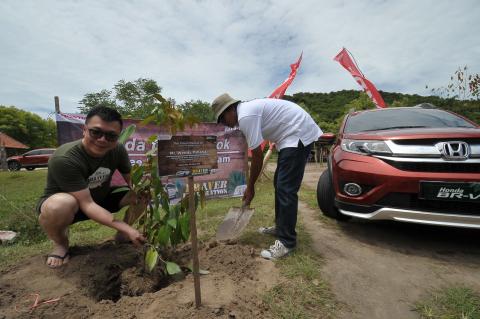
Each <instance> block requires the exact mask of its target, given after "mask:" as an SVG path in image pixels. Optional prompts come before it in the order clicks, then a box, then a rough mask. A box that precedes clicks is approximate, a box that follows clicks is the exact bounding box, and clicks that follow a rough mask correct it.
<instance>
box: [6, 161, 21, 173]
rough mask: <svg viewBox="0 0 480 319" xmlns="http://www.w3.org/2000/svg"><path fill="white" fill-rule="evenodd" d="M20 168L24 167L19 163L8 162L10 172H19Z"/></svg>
mask: <svg viewBox="0 0 480 319" xmlns="http://www.w3.org/2000/svg"><path fill="white" fill-rule="evenodd" d="M20 168H22V165H20V163H19V162H17V161H11V162H8V169H9V170H10V171H19V170H20Z"/></svg>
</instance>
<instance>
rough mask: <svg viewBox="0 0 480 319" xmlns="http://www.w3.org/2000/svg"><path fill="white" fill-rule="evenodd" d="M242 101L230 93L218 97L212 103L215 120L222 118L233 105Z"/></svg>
mask: <svg viewBox="0 0 480 319" xmlns="http://www.w3.org/2000/svg"><path fill="white" fill-rule="evenodd" d="M238 102H240V100H236V99H234V98H233V97H231V96H230V95H228V93H223V94H222V95H220V96H219V97H217V98H216V99H215V100H213V102H212V110H213V113H215V118H216V119H217V123H218V119H219V118H220V115H222V113H223V112H224V111H225V110H226V109H227V108H228V107H229V106H230V105H232V104H235V103H238Z"/></svg>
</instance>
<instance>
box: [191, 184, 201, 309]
mask: <svg viewBox="0 0 480 319" xmlns="http://www.w3.org/2000/svg"><path fill="white" fill-rule="evenodd" d="M193 186H194V185H193V176H189V177H188V196H189V198H188V201H189V204H188V209H189V210H190V236H191V238H192V259H193V260H192V264H193V265H192V266H193V269H192V271H193V284H194V287H195V307H196V308H197V309H198V308H200V306H201V304H202V296H201V292H200V263H199V261H198V244H197V223H196V218H195V193H194V187H193Z"/></svg>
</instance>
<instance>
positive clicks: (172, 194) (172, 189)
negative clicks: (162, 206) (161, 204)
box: [164, 183, 179, 200]
mask: <svg viewBox="0 0 480 319" xmlns="http://www.w3.org/2000/svg"><path fill="white" fill-rule="evenodd" d="M164 189H165V192H166V193H167V195H168V199H170V200H171V199H175V198H177V197H179V192H178V190H177V187H176V186H175V185H174V184H172V183H168V184H166V185H165V186H164Z"/></svg>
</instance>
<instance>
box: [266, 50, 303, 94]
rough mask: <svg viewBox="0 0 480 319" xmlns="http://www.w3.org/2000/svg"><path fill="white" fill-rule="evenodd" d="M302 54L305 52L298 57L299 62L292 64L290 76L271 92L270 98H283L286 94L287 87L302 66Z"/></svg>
mask: <svg viewBox="0 0 480 319" xmlns="http://www.w3.org/2000/svg"><path fill="white" fill-rule="evenodd" d="M302 56H303V52H302V53H301V54H300V57H299V58H298V60H297V62H295V63H294V64H290V69H291V71H290V75H289V76H288V78H287V79H286V80H285V81H283V83H282V84H280V86H279V87H277V88H276V89H275V90H274V91H273V93H272V94H270V96H269V97H270V98H272V99H281V98H282V97H283V96H284V95H285V91H286V90H287V88H288V87H289V86H290V84H291V83H292V82H293V79H294V78H295V76H296V75H297V69H298V68H299V67H300V62H302Z"/></svg>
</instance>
